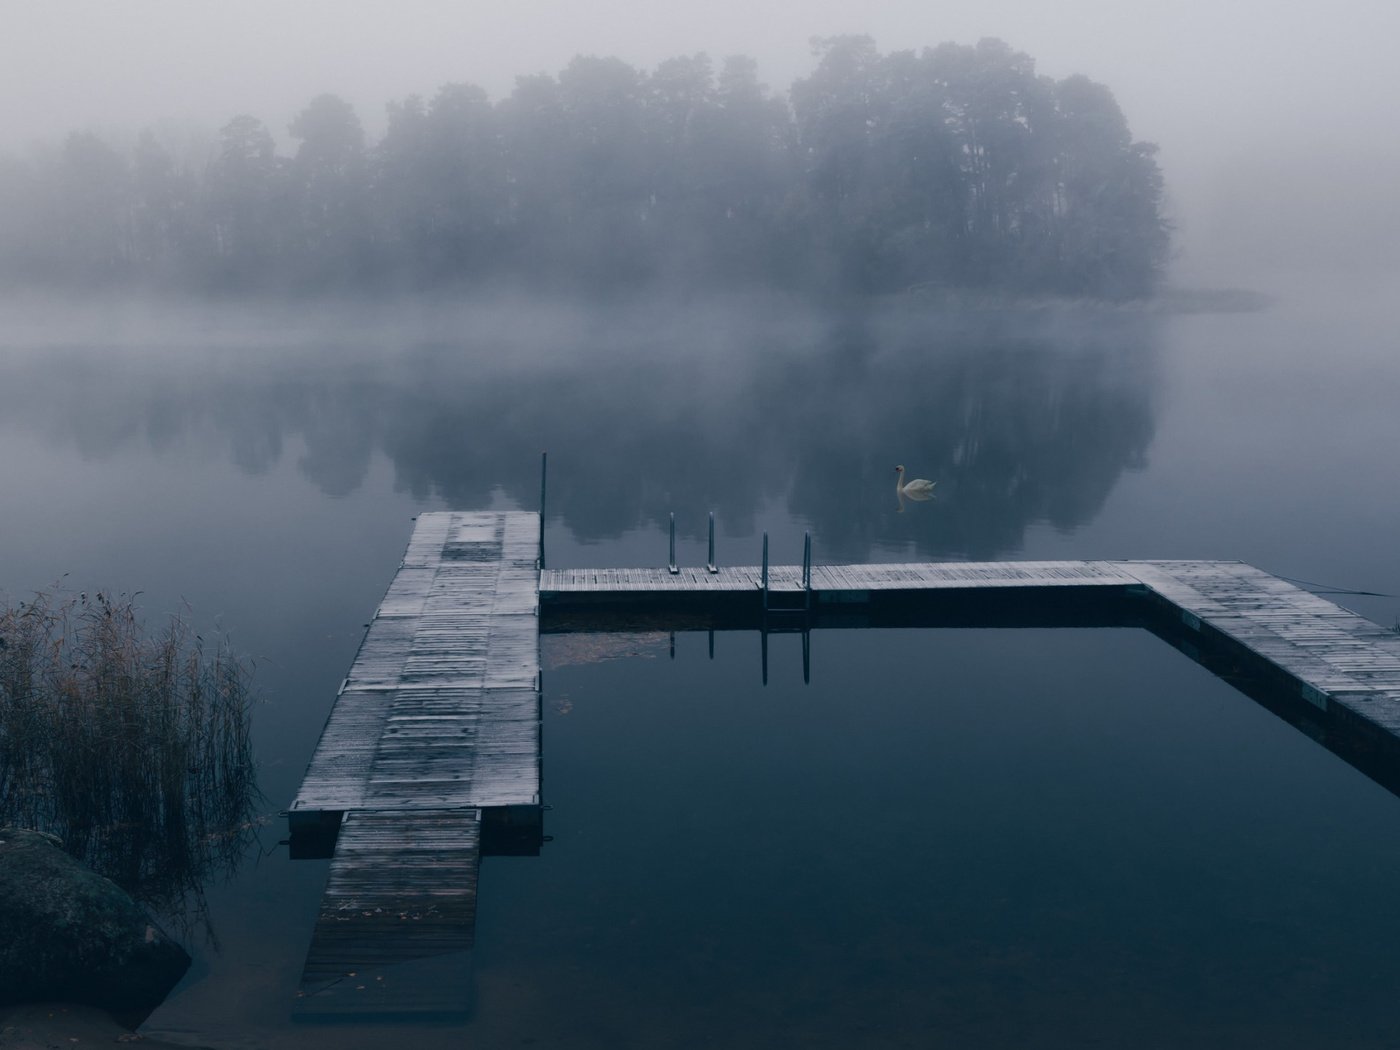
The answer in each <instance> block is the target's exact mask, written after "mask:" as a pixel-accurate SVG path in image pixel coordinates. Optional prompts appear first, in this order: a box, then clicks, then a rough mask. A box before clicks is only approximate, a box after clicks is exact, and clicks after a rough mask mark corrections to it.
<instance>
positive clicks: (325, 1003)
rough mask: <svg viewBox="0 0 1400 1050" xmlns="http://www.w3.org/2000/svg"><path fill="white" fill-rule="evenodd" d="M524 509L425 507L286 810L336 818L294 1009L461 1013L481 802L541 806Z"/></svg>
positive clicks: (532, 565)
mask: <svg viewBox="0 0 1400 1050" xmlns="http://www.w3.org/2000/svg"><path fill="white" fill-rule="evenodd" d="M538 542H539V519H538V518H537V517H536V516H535V515H533V514H453V513H433V514H424V515H422V516H421V517H420V518H419V519H418V524H417V527H416V528H415V529H414V532H413V537H412V539H411V540H410V541H409V545H408V551H407V553H406V554H405V556H404V560H403V563H402V565H401V566H400V568H399V571H398V573H397V575H396V576H395V577H394V580H393V582H392V583H391V584H390V586H389V590H388V592H387V593H386V594H385V596H384V600H383V602H382V603H381V604H380V606H379V609H378V611H377V612H376V613H375V616H374V619H373V621H372V622H371V623H370V626H369V628H368V629H367V631H366V633H365V638H364V641H363V643H362V644H361V646H360V651H359V653H358V655H357V656H356V658H355V662H354V664H353V665H352V666H351V668H350V674H349V676H348V677H347V678H346V680H345V682H344V684H343V685H342V687H341V689H340V692H339V695H338V696H337V698H336V702H335V705H334V707H333V708H332V710H331V714H330V717H329V718H328V720H327V722H326V726H325V729H324V730H323V732H322V734H321V739H320V742H319V743H318V745H317V747H316V751H315V753H314V755H313V757H312V759H311V763H310V765H309V766H308V768H307V772H306V777H305V780H304V781H303V783H302V786H301V789H300V790H299V791H298V793H297V797H296V800H295V802H294V803H293V804H292V808H291V810H290V816H291V819H292V820H293V821H295V820H297V819H298V818H299V817H301V818H305V817H311V816H317V815H321V814H329V815H331V816H333V815H334V814H336V813H343V814H344V818H343V821H342V824H341V829H340V835H339V838H338V839H337V841H336V846H335V855H334V857H333V858H332V860H331V865H330V876H329V881H328V883H327V887H326V893H325V897H324V899H323V901H322V905H321V911H320V915H319V917H318V919H317V923H316V928H315V930H314V932H313V934H312V941H311V947H310V950H309V952H308V954H307V960H306V965H305V969H304V972H303V975H302V983H301V990H300V993H299V997H298V1003H297V1009H296V1013H297V1015H298V1016H302V1017H321V1018H334V1017H344V1018H347V1019H348V1018H353V1017H363V1016H369V1015H380V1014H382V1015H398V1014H405V1015H418V1016H423V1015H451V1014H455V1013H460V1012H461V1011H462V1010H464V1009H466V1006H467V1003H468V996H469V993H470V980H469V976H470V958H471V956H470V948H471V944H472V939H473V935H474V929H475V915H476V877H477V869H478V865H479V863H480V850H481V834H480V829H481V810H482V809H483V808H489V807H498V806H531V805H538V804H539V801H540V693H539V673H540V668H539V607H538V595H539V592H538V575H537V570H536V562H535V558H536V554H537V551H538Z"/></svg>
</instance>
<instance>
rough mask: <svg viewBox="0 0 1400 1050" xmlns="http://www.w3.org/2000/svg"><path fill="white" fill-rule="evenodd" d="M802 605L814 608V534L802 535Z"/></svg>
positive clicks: (805, 533)
mask: <svg viewBox="0 0 1400 1050" xmlns="http://www.w3.org/2000/svg"><path fill="white" fill-rule="evenodd" d="M802 593H803V598H802V605H803V608H806V609H810V608H811V607H812V534H811V533H810V532H804V533H803V534H802Z"/></svg>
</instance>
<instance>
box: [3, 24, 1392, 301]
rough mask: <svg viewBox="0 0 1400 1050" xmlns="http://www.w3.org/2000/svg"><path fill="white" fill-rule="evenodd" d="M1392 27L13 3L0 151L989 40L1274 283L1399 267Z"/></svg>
mask: <svg viewBox="0 0 1400 1050" xmlns="http://www.w3.org/2000/svg"><path fill="white" fill-rule="evenodd" d="M1397 31H1400V9H1397V8H1395V7H1394V5H1390V4H1386V3H1382V2H1379V0H1376V2H1372V0H1352V2H1344V3H1341V4H1329V5H1322V4H1317V3H1309V4H1292V5H1278V4H1274V3H1270V2H1268V0H1232V2H1230V3H1227V4H1219V3H1213V2H1212V3H1207V2H1205V0H1184V2H1180V3H1176V4H1153V5H1140V4H1122V3H1115V2H1110V0H1067V2H1064V3H1060V4H1056V5H1047V4H1044V3H1041V2H1039V0H988V2H979V3H970V2H966V0H964V2H959V3H952V4H941V5H936V6H935V5H929V4H927V3H924V2H921V0H888V2H878V3H866V4H853V3H849V2H833V0H781V2H773V3H767V4H763V5H761V6H756V5H753V4H747V3H739V2H737V0H712V2H709V3H706V4H705V5H703V6H701V5H696V6H695V7H693V8H692V9H690V10H683V9H679V8H678V7H677V6H676V5H657V4H652V3H643V2H641V0H588V2H583V3H564V2H559V0H552V2H550V0H521V2H517V3H512V4H505V3H483V4H471V5H464V4H456V3H448V2H442V0H407V2H400V3H394V4H388V3H382V2H373V3H357V4H354V5H345V4H336V3H330V2H326V0H316V2H311V0H307V2H301V3H297V4H294V5H288V4H280V3H273V2H271V0H250V2H247V3H243V4H238V5H222V4H214V3H211V2H203V0H201V2H196V3H190V2H176V0H132V2H128V3H124V4H121V5H94V4H86V3H79V2H75V0H54V2H49V3H45V4H32V5H13V4H12V5H8V10H7V12H6V26H5V33H4V34H3V36H0V148H10V149H16V148H23V147H25V146H27V145H28V144H31V143H33V142H34V141H36V140H46V139H55V138H59V137H61V136H62V135H64V134H66V133H67V132H68V131H71V130H93V131H96V132H99V133H101V134H103V135H104V136H108V137H112V138H116V139H120V138H121V137H122V136H131V135H133V134H135V133H136V132H137V131H138V130H140V129H141V128H144V127H154V128H156V129H157V130H158V131H159V132H160V133H161V134H162V136H163V137H164V138H166V139H167V140H169V141H172V142H177V143H181V142H182V143H183V144H184V145H185V146H186V147H187V148H188V149H190V150H191V151H195V152H197V151H198V150H199V149H200V148H206V149H207V148H208V144H209V143H210V142H212V141H213V138H214V136H215V135H216V133H217V130H218V128H219V127H220V126H222V124H223V123H225V122H226V121H227V120H229V119H230V118H231V117H232V116H234V115H236V114H239V113H250V114H253V115H255V116H257V117H259V118H260V119H261V120H263V121H265V122H266V124H267V125H268V127H269V128H270V129H271V130H272V131H273V133H274V134H275V135H285V133H286V126H287V123H288V122H289V121H290V119H291V118H292V117H293V115H294V114H295V113H297V112H298V110H299V109H300V108H301V107H303V106H305V104H306V103H307V101H308V100H310V99H311V98H313V97H314V96H316V95H317V94H319V93H322V92H334V93H336V94H339V95H341V96H342V97H344V98H346V99H347V100H348V101H350V102H351V103H352V104H353V105H354V106H355V109H356V111H357V113H358V114H359V116H360V118H361V120H362V121H363V122H364V124H365V127H366V130H367V131H368V132H369V134H370V135H371V137H375V136H377V135H378V134H379V133H380V132H381V131H382V129H383V125H384V112H385V105H386V103H388V102H390V101H391V100H398V99H403V98H405V97H407V96H409V95H412V94H415V93H416V94H422V95H425V96H429V95H431V94H432V92H433V91H435V90H436V89H437V88H438V87H439V86H441V85H442V84H444V83H448V82H454V81H466V82H471V83H475V84H479V85H480V86H482V87H484V88H485V89H486V90H487V91H488V92H490V94H491V95H492V97H493V98H496V99H499V98H500V97H502V96H504V95H505V94H508V93H509V91H510V90H511V88H512V85H513V84H514V80H515V78H516V77H517V76H519V75H527V74H533V73H556V72H558V71H559V70H560V69H561V68H563V66H564V65H565V64H566V63H567V62H568V60H569V59H570V58H571V57H572V56H573V55H575V54H596V55H615V56H617V57H619V58H621V59H623V60H624V61H626V62H628V63H629V64H631V65H634V66H636V67H637V68H640V69H651V68H654V67H655V65H656V64H657V63H658V62H660V61H662V60H663V59H665V58H668V57H672V56H675V55H681V54H690V53H694V52H697V51H705V52H707V53H709V54H710V55H711V56H712V57H714V58H715V59H716V60H718V59H720V58H722V57H723V56H726V55H729V54H736V53H737V54H747V55H751V56H753V57H754V58H755V59H757V61H758V63H759V72H760V76H761V78H762V79H763V80H764V81H766V82H767V83H768V84H769V85H770V86H772V87H773V88H774V89H776V90H778V91H780V92H781V91H785V90H786V88H787V87H788V86H789V85H790V84H791V82H792V81H793V80H794V79H795V78H797V77H800V76H804V75H806V74H807V73H809V72H810V71H811V68H812V65H813V59H812V57H811V49H810V45H809V40H810V38H812V37H814V36H829V35H835V34H842V33H868V34H870V35H872V36H873V37H874V38H875V41H876V43H877V45H878V46H879V47H880V49H881V50H882V51H885V52H888V51H895V50H901V49H918V48H922V47H924V46H929V45H934V44H937V43H940V42H943V41H954V42H958V43H963V44H971V43H974V42H976V41H977V40H978V39H980V38H982V37H988V36H990V37H998V38H1001V39H1003V40H1005V41H1006V42H1007V43H1009V44H1010V45H1011V46H1012V47H1013V48H1016V49H1018V50H1021V51H1024V52H1026V53H1027V54H1029V55H1031V56H1032V57H1033V58H1034V59H1035V60H1036V62H1037V68H1038V71H1039V72H1041V73H1043V74H1046V75H1049V76H1052V77H1064V76H1068V75H1070V74H1073V73H1082V74H1085V75H1087V76H1089V77H1090V78H1092V79H1094V80H1097V81H1100V82H1102V83H1104V84H1106V85H1108V86H1109V87H1110V88H1111V89H1112V91H1113V92H1114V94H1115V95H1116V97H1117V99H1118V101H1119V103H1120V105H1121V106H1122V108H1123V110H1124V112H1125V113H1126V115H1127V118H1128V120H1129V123H1130V126H1131V128H1132V131H1133V134H1134V137H1135V138H1138V139H1142V140H1146V141H1149V142H1155V143H1157V144H1158V145H1159V146H1160V147H1161V153H1160V156H1159V161H1160V164H1161V167H1162V170H1163V174H1164V176H1165V179H1166V185H1167V192H1168V208H1169V214H1170V217H1171V219H1172V221H1173V223H1174V224H1175V227H1176V232H1177V237H1176V248H1175V256H1174V264H1173V265H1174V276H1175V277H1176V278H1177V279H1178V280H1182V281H1186V282H1188V283H1189V282H1195V281H1218V282H1223V283H1236V284H1239V283H1249V282H1250V281H1251V280H1253V281H1255V282H1256V283H1258V282H1259V281H1261V280H1263V281H1265V283H1267V278H1268V272H1266V271H1269V272H1273V273H1275V274H1287V273H1289V272H1294V273H1297V272H1308V271H1314V270H1326V271H1333V272H1335V271H1337V270H1339V269H1341V270H1345V271H1348V272H1352V273H1355V272H1359V271H1372V272H1374V271H1375V270H1376V269H1383V270H1391V269H1394V268H1395V266H1396V263H1397V261H1400V248H1397V247H1396V245H1397V244H1400V236H1396V235H1397V233H1400V208H1398V207H1397V205H1396V204H1395V202H1394V199H1393V194H1392V193H1391V192H1390V191H1391V187H1393V186H1394V185H1395V184H1396V183H1397V182H1398V181H1400V144H1397V139H1396V136H1395V135H1394V134H1393V133H1392V117H1393V113H1392V106H1393V102H1392V98H1393V94H1394V88H1395V86H1396V80H1397V77H1396V74H1395V72H1394V67H1393V55H1392V50H1393V41H1394V39H1395V38H1396V35H1397Z"/></svg>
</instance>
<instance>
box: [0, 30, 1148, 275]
mask: <svg viewBox="0 0 1400 1050" xmlns="http://www.w3.org/2000/svg"><path fill="white" fill-rule="evenodd" d="M814 49H815V53H816V63H815V67H814V69H813V71H812V73H811V74H810V75H809V76H807V77H806V78H804V79H800V80H797V81H796V82H795V83H793V84H792V86H791V88H790V89H789V91H788V92H787V93H786V94H785V95H783V94H779V93H776V92H774V91H771V90H770V89H768V88H767V87H766V86H765V85H764V84H762V83H761V81H760V79H759V73H758V68H757V65H756V63H755V62H754V61H753V60H751V59H748V58H744V57H730V58H727V59H725V60H724V61H723V62H721V63H720V64H719V65H718V67H717V68H716V66H715V64H714V63H712V62H711V60H710V59H709V58H708V57H707V56H705V55H703V54H698V55H691V56H683V57H677V58H672V59H669V60H667V61H665V62H663V63H661V64H660V65H659V66H658V67H657V68H656V69H655V70H653V71H651V72H645V71H641V70H638V69H635V68H633V67H631V66H629V65H628V64H626V63H625V62H623V61H621V60H619V59H616V58H604V57H593V56H579V57H576V58H574V59H573V60H572V61H571V62H570V63H569V64H568V65H567V67H566V68H564V69H563V70H562V71H561V72H560V73H559V74H558V75H557V76H551V75H546V74H540V75H533V76H524V77H520V78H519V79H518V80H517V82H516V86H515V88H514V90H513V91H512V92H511V93H510V95H509V96H507V97H504V98H501V99H499V100H496V101H493V100H492V99H491V98H490V97H489V96H488V95H487V93H486V92H485V91H484V90H482V89H481V88H478V87H475V86H473V85H471V84H467V83H454V84H447V85H445V86H443V87H441V88H440V89H439V90H438V91H437V92H436V93H435V94H434V95H432V97H431V98H427V99H424V98H421V97H418V96H413V97H409V98H407V99H404V100H402V101H397V102H393V103H390V104H389V106H388V112H387V124H386V126H385V130H384V132H383V134H382V135H381V136H380V137H379V138H378V140H377V141H373V142H372V141H370V140H369V137H368V136H367V134H366V132H365V130H364V127H363V125H362V123H361V121H360V119H359V117H358V115H357V114H356V112H355V110H354V109H353V107H352V106H351V105H350V104H349V103H347V102H346V101H345V100H343V99H341V98H339V97H337V96H335V95H332V94H325V95H321V96H319V97H317V98H315V99H313V100H311V102H310V103H309V104H308V105H306V107H305V108H304V109H302V110H301V111H300V112H299V113H298V114H297V115H296V116H295V118H294V119H293V120H292V121H291V123H290V125H289V126H288V127H287V129H286V131H287V138H286V141H287V142H288V143H289V145H288V147H285V148H279V145H278V140H277V138H276V137H275V136H274V134H273V132H272V130H271V129H269V128H268V127H267V125H265V124H264V123H263V122H262V121H261V120H259V119H258V118H256V117H253V116H250V115H246V114H244V115H238V116H235V117H233V118H232V119H231V120H229V121H228V122H227V123H226V124H224V126H223V127H222V128H221V129H219V131H218V135H217V140H214V139H213V137H212V135H211V139H210V141H211V146H210V148H209V149H208V151H207V155H206V156H196V157H189V156H183V155H180V153H179V151H178V150H173V149H172V148H171V147H170V144H169V143H167V142H165V141H163V140H162V137H161V136H159V135H157V134H156V133H154V132H152V131H149V130H148V131H145V132H142V133H141V134H140V135H139V136H137V137H136V138H135V139H134V141H132V142H130V143H128V144H125V145H115V144H113V143H111V142H109V141H106V140H104V139H103V138H101V137H99V136H98V135H96V134H93V133H91V132H74V133H72V134H69V135H68V137H67V138H66V139H65V140H63V141H62V142H58V143H55V144H53V145H52V146H48V147H43V148H35V149H33V150H31V151H30V152H29V153H28V154H26V155H24V156H18V155H11V156H3V157H0V282H3V284H4V285H7V286H10V287H16V286H56V287H65V288H73V287H84V288H93V287H140V288H155V289H180V290H193V291H215V292H244V291H276V290H281V291H289V292H306V291H343V290H347V289H386V290H418V289H432V288H450V289H457V288H463V287H479V286H487V285H491V284H497V283H504V282H510V283H513V284H519V285H524V286H527V287H530V288H532V289H538V288H546V289H565V290H579V291H584V292H589V293H594V292H613V291H619V290H622V289H636V288H641V289H646V288H650V287H654V286H658V285H666V284H673V283H674V284H681V285H684V286H687V287H692V286H693V287H717V288H748V287H753V286H756V285H763V286H765V287H770V288H778V289H783V290H790V291H792V292H794V293H798V294H830V293H833V292H839V293H851V294H888V293H900V292H905V291H909V290H918V289H935V290H938V289H977V290H996V291H999V292H1010V293H1014V294H1030V295H1063V296H1083V297H1093V298H1100V299H1108V300H1124V299H1132V298H1140V297H1145V296H1149V295H1151V294H1152V292H1153V290H1154V288H1155V287H1156V285H1157V283H1158V281H1159V279H1160V275H1161V271H1162V267H1163V265H1164V263H1165V261H1166V257H1167V251H1168V247H1169V240H1170V230H1169V224H1168V223H1167V222H1166V220H1165V218H1164V215H1163V200H1162V198H1163V180H1162V175H1161V172H1160V170H1159V168H1158V165H1157V162H1156V159H1155V147H1153V146H1152V145H1150V144H1148V143H1143V142H1137V141H1134V139H1133V137H1132V135H1131V133H1130V131H1129V128H1128V124H1127V121H1126V119H1125V117H1124V115H1123V113H1122V111H1121V110H1120V108H1119V106H1118V104H1117V102H1116V101H1115V99H1114V97H1113V95H1112V93H1111V91H1110V90H1109V89H1108V88H1107V87H1105V86H1104V85H1102V84H1098V83H1095V82H1094V81H1091V80H1089V79H1088V78H1086V77H1083V76H1079V75H1075V76H1069V77H1066V78H1064V79H1061V80H1055V79H1052V78H1049V77H1045V76H1041V75H1038V74H1037V73H1036V71H1035V63H1034V61H1033V59H1032V58H1031V57H1029V56H1028V55H1026V54H1024V53H1021V52H1018V51H1015V50H1014V49H1012V48H1011V47H1010V46H1008V45H1007V44H1005V43H1003V42H1001V41H998V40H992V39H987V40H982V41H981V42H979V43H978V44H976V45H958V44H951V43H945V44H941V45H939V46H936V47H931V48H925V49H923V50H922V51H919V52H914V51H897V52H891V53H886V54H882V53H881V52H880V51H879V50H878V49H877V47H876V45H875V43H874V41H873V40H871V39H870V38H868V37H863V36H845V37H837V38H831V39H825V40H821V41H816V42H814Z"/></svg>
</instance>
